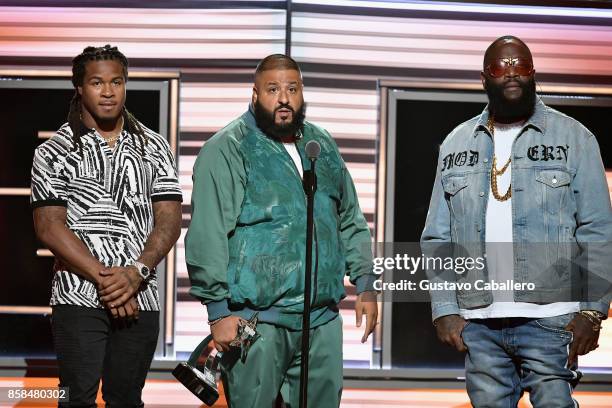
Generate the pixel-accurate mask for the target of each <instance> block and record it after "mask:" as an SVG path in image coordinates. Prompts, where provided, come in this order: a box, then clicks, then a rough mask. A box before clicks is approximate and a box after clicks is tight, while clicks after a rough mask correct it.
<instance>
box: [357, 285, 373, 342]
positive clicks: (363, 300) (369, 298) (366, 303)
mask: <svg viewBox="0 0 612 408" xmlns="http://www.w3.org/2000/svg"><path fill="white" fill-rule="evenodd" d="M364 314H365V316H366V328H365V330H364V332H363V336H362V337H361V342H362V343H365V342H366V341H367V340H368V337H369V336H370V334H371V333H372V332H373V331H374V329H375V328H376V325H377V324H378V322H377V320H378V302H377V299H376V292H374V291H366V292H361V293H360V294H359V295H358V296H357V301H356V302H355V326H357V327H361V321H362V318H363V315H364Z"/></svg>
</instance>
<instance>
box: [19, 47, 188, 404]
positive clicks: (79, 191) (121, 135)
mask: <svg viewBox="0 0 612 408" xmlns="http://www.w3.org/2000/svg"><path fill="white" fill-rule="evenodd" d="M127 68H128V61H127V59H126V58H125V56H124V55H123V54H122V53H121V52H119V51H118V50H117V48H116V47H111V46H110V45H107V46H104V47H99V48H96V47H87V48H85V49H84V50H83V53H82V54H80V55H78V56H77V57H75V58H74V59H73V66H72V83H73V84H74V87H75V94H74V97H73V99H72V102H71V103H70V113H69V114H68V123H66V124H64V125H63V126H62V127H61V128H60V129H59V130H58V131H57V133H56V134H55V136H53V137H52V138H51V139H50V140H48V141H47V142H45V143H43V144H42V145H41V146H39V147H38V148H37V149H36V152H35V155H34V163H33V167H32V196H31V202H32V207H33V216H34V226H35V229H36V234H37V236H38V238H39V239H40V240H41V241H42V243H43V244H45V245H46V246H47V247H48V248H49V249H50V250H51V251H52V252H53V254H54V255H55V258H56V263H55V266H54V269H55V276H54V278H53V288H52V296H51V306H52V307H53V319H52V322H53V324H52V330H53V338H54V343H55V349H56V352H57V359H58V363H59V375H60V386H62V387H69V397H70V402H69V403H68V404H66V405H62V404H60V406H79V407H81V406H83V407H95V406H96V405H95V400H96V394H97V391H98V386H99V383H100V377H102V381H103V385H102V392H103V397H104V400H105V401H106V403H107V404H109V405H111V406H121V407H128V406H129V407H137V406H142V405H143V403H142V399H141V394H142V387H143V386H144V381H145V378H146V375H147V371H148V369H149V366H150V364H151V360H152V358H153V353H154V351H155V347H156V343H157V335H158V332H159V300H158V293H157V277H156V274H155V266H156V265H157V264H158V263H159V262H160V261H161V259H162V258H163V257H164V256H165V255H166V254H167V253H168V251H169V250H170V248H171V247H172V246H173V245H174V243H175V242H176V240H177V239H178V236H179V233H180V221H181V201H182V195H181V190H180V186H179V184H178V179H177V174H176V170H175V165H174V160H173V157H172V153H171V151H170V148H169V146H168V143H167V142H166V140H165V139H164V138H163V137H161V136H160V135H158V134H156V133H155V132H153V131H151V130H149V129H147V128H146V127H145V126H144V125H143V124H141V123H140V122H139V121H138V120H136V118H135V117H134V116H133V115H131V114H130V113H129V112H128V111H127V109H125V106H124V104H125V99H126V82H127Z"/></svg>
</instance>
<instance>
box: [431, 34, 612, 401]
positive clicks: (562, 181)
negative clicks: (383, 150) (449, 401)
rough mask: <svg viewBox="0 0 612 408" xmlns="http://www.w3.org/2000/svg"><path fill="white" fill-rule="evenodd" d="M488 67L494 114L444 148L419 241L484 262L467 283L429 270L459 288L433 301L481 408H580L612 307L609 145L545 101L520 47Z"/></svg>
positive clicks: (505, 47)
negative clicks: (576, 395) (604, 151)
mask: <svg viewBox="0 0 612 408" xmlns="http://www.w3.org/2000/svg"><path fill="white" fill-rule="evenodd" d="M483 68H484V69H483V72H482V73H481V78H482V83H483V86H484V89H485V90H486V92H487V95H488V99H489V104H488V106H487V107H486V108H485V110H484V111H483V113H482V114H481V115H479V116H477V117H475V118H473V119H471V120H469V121H467V122H465V123H463V124H461V125H459V126H458V127H457V128H456V129H455V130H454V131H453V132H451V134H450V135H449V136H448V137H447V138H446V139H445V141H444V142H443V144H442V146H441V147H440V155H439V160H438V168H437V174H436V180H435V185H434V188H433V193H432V198H431V203H430V206H429V211H428V214H427V222H426V225H425V230H424V231H423V234H422V238H421V241H422V246H423V250H424V252H425V253H426V254H428V255H432V254H436V255H440V254H442V253H443V252H444V251H449V250H450V251H453V254H454V255H455V256H457V251H459V250H461V251H463V255H466V254H467V255H469V256H470V257H479V256H480V257H483V258H484V259H486V262H485V263H484V264H485V267H484V268H480V269H478V268H477V267H474V268H472V269H470V270H469V271H468V272H466V273H464V274H458V273H455V272H454V271H449V270H437V271H436V270H428V271H427V273H428V278H429V280H430V281H431V282H438V283H445V284H449V285H447V286H446V288H447V289H448V288H449V287H450V288H451V289H450V290H445V291H441V290H435V291H434V290H431V291H430V294H431V298H432V314H433V316H432V317H433V321H434V325H435V326H436V330H437V334H438V337H439V339H440V340H441V341H442V342H444V343H446V344H449V345H451V346H453V347H455V348H456V349H457V350H459V351H467V355H466V360H465V367H466V383H467V391H468V394H469V396H470V399H471V401H472V404H473V405H474V406H475V407H484V406H486V407H508V406H516V405H517V404H518V401H519V399H520V398H521V395H522V393H523V391H525V390H527V391H529V392H530V399H531V402H532V404H533V405H534V406H535V407H544V406H545V407H553V406H554V407H574V406H575V405H574V404H575V401H574V400H573V398H572V395H571V394H572V387H571V384H575V383H576V381H577V380H578V379H579V376H580V374H579V372H577V371H576V367H577V356H578V355H584V354H587V353H589V352H590V351H592V350H594V349H595V348H597V347H598V345H597V341H598V338H599V329H600V327H601V321H602V320H603V319H606V318H607V316H608V310H609V306H610V298H611V295H610V294H611V292H610V282H611V281H612V278H611V270H610V267H609V265H610V264H611V261H610V252H612V251H611V249H612V246H611V245H610V244H609V243H610V242H611V238H612V211H611V209H610V197H609V192H608V186H607V183H606V177H605V173H604V167H603V164H602V160H601V156H600V153H599V147H598V144H597V140H596V138H595V137H594V136H593V134H592V133H591V132H589V130H588V129H586V128H585V127H584V126H583V125H582V124H580V123H579V122H577V121H576V120H574V119H572V118H570V117H568V116H566V115H564V114H562V113H560V112H558V111H556V110H554V109H552V108H549V107H547V106H546V105H545V104H544V103H543V102H542V101H541V100H540V99H539V97H538V96H537V95H536V92H535V79H534V76H535V70H534V67H533V60H532V56H531V52H530V50H529V48H528V47H527V45H526V44H525V43H524V42H523V41H521V40H520V39H518V38H516V37H512V36H505V37H501V38H499V39H497V40H495V41H494V42H493V43H492V44H491V45H490V46H489V48H488V49H487V51H486V53H485V57H484V64H483ZM493 243H495V244H493ZM456 244H459V245H456ZM453 245H454V247H453ZM459 246H460V247H461V249H459ZM485 257H486V258H485ZM570 260H571V261H570ZM494 281H496V282H497V283H501V286H493V285H492V283H493V282H494ZM483 282H484V283H488V284H489V285H486V284H483ZM453 285H454V286H453Z"/></svg>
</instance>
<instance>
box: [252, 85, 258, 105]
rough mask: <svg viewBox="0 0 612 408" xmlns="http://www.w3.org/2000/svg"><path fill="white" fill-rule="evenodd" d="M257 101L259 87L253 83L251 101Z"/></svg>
mask: <svg viewBox="0 0 612 408" xmlns="http://www.w3.org/2000/svg"><path fill="white" fill-rule="evenodd" d="M256 102H257V87H255V85H253V95H252V96H251V103H252V104H253V105H255V103H256Z"/></svg>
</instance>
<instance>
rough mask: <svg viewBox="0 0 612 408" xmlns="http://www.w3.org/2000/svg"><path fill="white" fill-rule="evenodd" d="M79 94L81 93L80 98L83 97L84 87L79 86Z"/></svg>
mask: <svg viewBox="0 0 612 408" xmlns="http://www.w3.org/2000/svg"><path fill="white" fill-rule="evenodd" d="M77 92H78V93H79V96H83V87H82V86H77Z"/></svg>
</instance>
